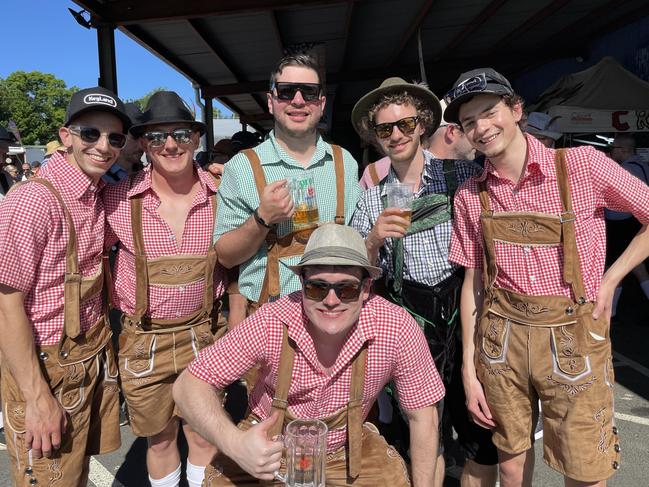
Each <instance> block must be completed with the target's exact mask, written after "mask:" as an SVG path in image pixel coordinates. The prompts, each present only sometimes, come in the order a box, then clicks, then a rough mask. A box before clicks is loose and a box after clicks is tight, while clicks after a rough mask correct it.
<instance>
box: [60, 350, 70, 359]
mask: <svg viewBox="0 0 649 487" xmlns="http://www.w3.org/2000/svg"><path fill="white" fill-rule="evenodd" d="M59 355H61V357H62V358H68V355H69V354H68V352H67V350H61V353H60V354H59Z"/></svg>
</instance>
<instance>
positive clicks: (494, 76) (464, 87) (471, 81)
mask: <svg viewBox="0 0 649 487" xmlns="http://www.w3.org/2000/svg"><path fill="white" fill-rule="evenodd" d="M482 93H490V94H493V95H513V94H514V90H513V89H512V85H511V84H510V83H509V81H508V80H507V78H505V77H504V76H503V75H502V74H500V73H499V72H498V71H496V70H495V69H493V68H479V69H473V70H471V71H467V72H466V73H462V74H461V75H460V77H459V78H458V79H457V80H456V81H455V83H453V88H451V89H450V91H449V92H448V93H446V96H444V101H445V102H446V110H445V111H444V120H446V121H447V122H448V123H455V124H459V123H460V107H461V106H462V105H463V104H464V103H466V102H468V101H470V100H471V99H472V98H473V97H474V96H476V95H480V94H482Z"/></svg>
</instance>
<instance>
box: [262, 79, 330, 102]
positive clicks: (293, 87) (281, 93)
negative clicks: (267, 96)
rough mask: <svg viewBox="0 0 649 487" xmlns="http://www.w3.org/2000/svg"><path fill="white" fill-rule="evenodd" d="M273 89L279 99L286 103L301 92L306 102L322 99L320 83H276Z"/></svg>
mask: <svg viewBox="0 0 649 487" xmlns="http://www.w3.org/2000/svg"><path fill="white" fill-rule="evenodd" d="M273 89H274V90H275V92H276V93H277V95H276V96H277V98H279V99H280V100H284V101H291V100H293V98H295V95H296V94H297V92H298V91H299V92H300V93H301V94H302V98H303V99H304V101H316V100H318V99H319V98H320V93H321V92H322V85H320V84H319V83H281V82H280V83H274V84H273Z"/></svg>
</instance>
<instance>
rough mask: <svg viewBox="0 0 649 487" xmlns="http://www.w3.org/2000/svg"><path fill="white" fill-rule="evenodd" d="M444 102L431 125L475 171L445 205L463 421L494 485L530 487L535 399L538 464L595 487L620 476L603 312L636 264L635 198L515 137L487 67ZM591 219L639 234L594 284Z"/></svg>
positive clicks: (575, 153)
mask: <svg viewBox="0 0 649 487" xmlns="http://www.w3.org/2000/svg"><path fill="white" fill-rule="evenodd" d="M446 100H447V102H448V103H449V105H448V107H447V109H446V112H445V119H446V120H447V121H448V122H450V123H457V124H460V125H461V126H462V128H463V130H464V133H465V134H466V136H467V138H468V139H469V141H470V142H471V144H472V145H473V146H474V147H475V148H476V150H479V151H481V152H483V153H484V154H485V155H486V158H487V160H486V163H485V171H484V172H483V173H482V174H481V175H480V176H479V177H476V178H472V179H470V180H469V181H468V182H467V183H466V184H465V185H464V186H463V187H462V188H460V189H459V190H458V192H457V195H456V197H455V219H454V223H453V236H452V240H451V251H450V257H449V258H450V260H451V261H453V262H455V263H457V264H460V265H462V266H464V267H465V268H466V272H465V280H464V286H463V289H462V302H461V319H462V329H463V330H462V333H463V338H464V360H463V378H464V387H465V390H466V396H467V404H468V408H469V411H470V412H471V414H472V415H473V418H474V420H475V421H476V422H477V423H478V424H480V425H482V426H484V427H485V428H491V429H492V431H493V441H494V443H495V444H496V446H497V447H498V455H499V460H500V485H501V486H503V487H510V486H521V485H525V486H528V485H531V479H532V470H533V465H534V457H533V452H534V450H533V445H532V443H533V438H534V428H535V427H536V423H537V418H538V415H539V409H538V403H539V400H540V401H541V402H542V414H543V443H544V459H545V461H546V463H547V464H548V465H549V466H550V467H552V468H553V469H555V470H557V471H559V472H561V473H562V474H563V475H564V478H565V484H566V485H567V486H603V485H605V484H606V480H605V479H607V478H608V477H610V476H611V475H613V473H614V472H615V470H616V469H618V468H619V467H620V463H619V462H620V460H619V452H620V444H619V438H618V430H617V427H616V426H615V418H614V407H613V382H614V381H613V369H612V365H611V364H612V360H611V343H610V339H609V318H610V309H611V301H612V297H613V292H614V290H615V287H616V285H617V284H618V283H619V282H620V280H621V279H622V278H623V277H624V276H625V275H626V274H627V273H628V272H629V271H630V270H631V269H632V268H633V267H634V266H635V265H637V264H638V263H640V262H641V261H642V260H643V259H645V258H646V257H647V255H649V231H647V223H648V222H649V188H648V187H647V186H646V185H645V184H643V183H642V182H641V181H639V180H638V179H637V178H635V177H633V176H632V175H630V174H629V173H628V172H626V171H625V170H624V169H622V168H620V167H619V166H618V165H617V164H616V163H615V162H614V161H611V160H610V159H608V158H607V157H606V156H605V155H604V154H602V153H600V152H598V151H597V150H595V149H594V148H592V147H577V148H572V149H566V150H556V151H555V150H553V149H549V148H546V147H544V146H543V145H542V144H541V143H540V142H539V141H537V140H536V139H535V138H534V137H532V136H531V135H526V134H524V133H523V132H522V131H521V129H520V127H519V125H518V124H519V122H520V120H521V116H522V110H523V106H522V100H521V99H520V97H519V96H518V95H516V94H515V93H514V91H513V90H512V87H511V85H510V83H509V81H508V80H507V79H506V78H505V77H504V76H502V75H501V74H499V73H497V72H496V71H494V70H493V69H491V68H484V69H477V70H473V71H470V72H467V73H464V74H462V75H461V76H460V78H458V80H457V81H456V83H455V85H454V87H453V89H452V90H451V91H450V92H449V93H448V95H447V96H446ZM605 207H610V208H614V209H616V210H619V211H627V212H631V213H633V214H634V216H635V217H636V218H637V219H638V220H639V221H640V222H641V223H642V224H643V226H642V228H641V230H640V231H639V232H638V234H637V236H636V237H635V238H634V239H633V241H632V242H631V243H630V244H629V246H628V247H627V249H626V251H625V252H624V254H623V255H622V256H621V257H620V258H619V259H618V260H617V261H616V262H615V263H614V264H613V265H612V266H611V267H610V268H609V269H608V270H607V271H606V273H604V260H605V254H606V243H605V241H606V239H605V225H604V208H605ZM483 262H484V264H483ZM474 336H475V342H474V341H473V340H472V338H473V337H474Z"/></svg>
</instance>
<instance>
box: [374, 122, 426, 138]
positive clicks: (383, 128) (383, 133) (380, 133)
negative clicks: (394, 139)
mask: <svg viewBox="0 0 649 487" xmlns="http://www.w3.org/2000/svg"><path fill="white" fill-rule="evenodd" d="M418 122H419V117H406V118H402V119H401V120H397V121H396V122H387V123H378V124H376V125H372V129H373V130H374V133H375V134H376V136H377V137H378V138H380V139H387V138H388V137H390V136H391V135H392V130H393V129H394V127H395V126H396V127H398V128H399V130H400V131H401V133H403V134H404V135H410V134H412V133H413V132H414V131H415V129H416V128H417V123H418Z"/></svg>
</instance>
